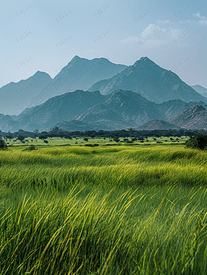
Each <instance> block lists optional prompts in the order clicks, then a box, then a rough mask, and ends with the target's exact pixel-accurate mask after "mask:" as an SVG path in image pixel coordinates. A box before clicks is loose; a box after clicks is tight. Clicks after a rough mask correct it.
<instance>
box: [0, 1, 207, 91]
mask: <svg viewBox="0 0 207 275" xmlns="http://www.w3.org/2000/svg"><path fill="white" fill-rule="evenodd" d="M0 34H1V37H0V39H1V43H0V87H1V86H3V85H5V84H7V83H9V82H11V81H13V82H17V81H19V80H21V79H26V78H28V77H30V76H31V75H33V74H34V73H35V72H36V71H38V70H40V71H45V72H47V73H49V74H50V75H51V77H54V76H55V75H56V74H57V73H58V72H59V71H60V70H61V68H62V67H64V66H65V65H67V64H68V63H69V62H70V60H71V59H72V58H73V57H74V56H75V55H79V56H80V57H84V58H88V59H93V58H95V57H106V58H108V59H109V60H110V61H112V62H115V63H120V64H126V65H131V64H133V63H134V62H135V61H136V60H138V59H139V58H140V57H142V56H148V57H149V58H150V59H152V60H153V61H154V62H156V63H157V64H158V65H160V66H161V67H164V68H166V69H168V70H172V71H173V72H175V73H177V74H178V75H179V76H180V77H181V79H182V80H184V81H185V82H186V83H187V84H189V85H194V84H200V85H202V86H204V87H206V88H207V1H206V0H196V1H195V0H193V1H192V0H190V1H183V0H173V1H169V0H148V1H147V0H146V1H144V0H141V1H139V0H103V1H102V0H96V1H95V0H91V1H90V0H89V1H87V0H58V1H56V0H7V1H3V0H2V1H1V3H0Z"/></svg>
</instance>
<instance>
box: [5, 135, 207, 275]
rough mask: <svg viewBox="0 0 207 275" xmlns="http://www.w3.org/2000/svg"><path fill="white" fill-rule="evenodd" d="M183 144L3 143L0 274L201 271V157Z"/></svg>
mask: <svg viewBox="0 0 207 275" xmlns="http://www.w3.org/2000/svg"><path fill="white" fill-rule="evenodd" d="M185 139H186V138H185V137H182V138H179V140H177V141H176V142H173V141H172V140H171V139H170V138H160V139H157V140H154V139H153V138H151V139H150V138H149V139H148V140H147V141H146V140H145V141H144V142H143V143H141V142H140V141H135V142H134V143H133V144H130V143H129V144H127V143H122V142H119V143H116V142H114V141H109V139H105V140H104V139H89V141H88V142H85V141H84V140H83V139H77V140H76V139H73V140H63V139H52V140H48V141H49V143H47V144H46V143H44V141H41V140H37V141H36V140H33V141H31V139H28V141H27V143H25V144H21V143H19V142H18V141H14V140H9V141H7V142H8V145H9V146H10V147H8V150H3V151H0V231H1V233H0V234H1V238H0V274H2V275H5V274H8V275H11V274H15V275H16V274H41V275H42V274H51V275H52V274H57V275H60V274H94V275H95V274H101V275H102V274H113V275H116V274H127V275H128V274H143V275H148V274H159V275H160V274H163V275H164V274H187V275H189V274H196V275H198V274H207V204H206V200H207V189H206V187H207V167H206V163H207V153H206V152H205V151H199V150H192V149H186V148H185V146H184V141H185ZM121 141H122V139H121ZM157 141H159V142H162V143H157ZM178 141H179V142H178ZM76 142H77V143H76ZM88 143H89V144H97V143H98V144H99V146H95V147H89V146H87V147H86V146H84V145H85V144H88ZM30 144H34V145H35V146H36V150H32V151H29V150H26V149H27V148H28V146H29V145H30ZM81 145H82V146H81Z"/></svg>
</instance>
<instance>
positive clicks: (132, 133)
mask: <svg viewBox="0 0 207 275" xmlns="http://www.w3.org/2000/svg"><path fill="white" fill-rule="evenodd" d="M196 134H207V131H206V130H186V129H180V130H171V129H169V130H135V129H133V128H130V129H127V130H115V131H104V130H99V131H95V130H88V131H64V130H62V129H60V128H58V127H55V128H53V129H51V130H50V131H42V132H40V133H39V132H38V131H37V130H35V131H34V132H29V131H24V130H22V129H20V130H19V131H17V132H14V133H10V132H9V133H4V132H2V131H0V137H2V138H5V139H7V138H8V139H12V138H18V139H19V140H24V138H27V137H31V138H37V137H38V138H40V139H46V138H52V137H60V138H67V139H72V138H76V137H80V138H84V137H88V138H95V137H101V138H113V137H118V138H119V137H123V138H128V137H134V138H137V139H143V138H148V137H161V136H163V137H171V136H174V137H181V136H188V137H192V136H194V135H196Z"/></svg>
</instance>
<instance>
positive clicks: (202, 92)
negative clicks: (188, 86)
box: [192, 85, 207, 97]
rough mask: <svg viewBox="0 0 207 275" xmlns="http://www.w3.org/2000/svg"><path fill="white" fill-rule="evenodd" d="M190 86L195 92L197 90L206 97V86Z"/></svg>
mask: <svg viewBox="0 0 207 275" xmlns="http://www.w3.org/2000/svg"><path fill="white" fill-rule="evenodd" d="M192 88H193V89H194V90H195V91H196V92H198V93H199V94H201V95H202V96H205V97H207V89H206V88H204V87H202V86H200V85H194V86H192Z"/></svg>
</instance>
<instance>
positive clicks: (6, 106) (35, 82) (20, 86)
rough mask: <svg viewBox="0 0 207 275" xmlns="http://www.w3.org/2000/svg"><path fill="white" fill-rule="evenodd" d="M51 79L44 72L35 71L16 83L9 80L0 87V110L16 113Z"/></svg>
mask: <svg viewBox="0 0 207 275" xmlns="http://www.w3.org/2000/svg"><path fill="white" fill-rule="evenodd" d="M51 81H52V78H51V77H50V76H49V75H48V74H46V73H44V72H39V71H38V72H36V73H35V74H34V75H33V76H31V77H30V78H28V79H26V80H21V81H20V82H18V83H14V82H11V83H9V84H7V85H5V86H3V87H1V88H0V98H1V100H0V112H1V113H2V114H10V115H16V114H19V113H20V112H22V111H23V110H24V109H25V108H27V107H28V106H29V104H31V101H32V99H33V98H34V97H35V96H37V95H38V94H39V93H40V92H41V91H42V89H43V88H44V87H45V86H46V85H47V84H49V83H50V82H51Z"/></svg>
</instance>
